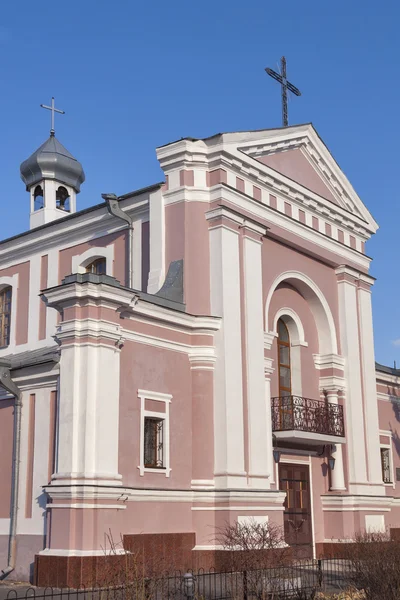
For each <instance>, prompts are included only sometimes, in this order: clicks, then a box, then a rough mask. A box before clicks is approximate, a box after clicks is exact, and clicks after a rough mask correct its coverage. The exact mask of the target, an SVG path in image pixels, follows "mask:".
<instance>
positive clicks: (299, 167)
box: [205, 124, 378, 233]
mask: <svg viewBox="0 0 400 600" xmlns="http://www.w3.org/2000/svg"><path fill="white" fill-rule="evenodd" d="M205 141H207V140H205ZM221 142H222V146H223V147H224V148H225V150H227V151H228V152H229V153H231V152H232V153H233V154H235V155H236V156H237V157H239V156H242V157H243V155H247V156H248V157H249V158H250V159H252V166H255V164H259V165H260V166H261V165H264V166H265V167H266V173H268V175H270V176H272V177H274V178H278V179H280V180H281V181H282V182H283V184H284V185H285V186H286V187H289V188H290V187H293V188H296V189H297V190H301V191H302V192H303V194H304V195H305V196H306V195H307V193H308V192H309V193H310V196H311V197H313V195H315V196H314V197H319V198H322V199H324V200H325V201H328V202H327V204H329V205H330V206H331V207H332V209H333V210H334V205H336V206H338V207H340V208H341V209H343V210H345V211H346V212H347V213H348V214H349V215H354V216H355V217H357V218H358V219H362V221H364V223H365V224H366V225H368V229H369V231H370V232H371V233H372V232H375V231H376V230H377V228H378V226H377V223H376V222H375V221H374V219H373V217H372V215H371V214H370V212H369V211H368V209H367V208H366V206H365V205H364V204H363V202H362V200H361V199H360V197H359V196H358V195H357V193H356V192H355V190H354V188H353V186H352V185H351V183H350V181H349V180H348V179H347V177H346V175H345V174H344V173H343V171H342V170H341V169H340V167H339V165H338V164H337V162H336V161H335V159H334V158H333V156H332V154H331V153H330V152H329V150H328V148H327V147H326V145H325V144H324V143H323V141H322V140H321V138H320V137H319V135H318V134H317V132H316V130H315V129H314V127H313V126H312V125H311V124H306V125H297V126H293V127H285V128H280V129H265V130H260V131H247V132H245V131H244V132H236V133H224V134H220V136H215V137H214V138H209V143H211V145H213V143H217V144H221ZM247 168H248V167H247Z"/></svg>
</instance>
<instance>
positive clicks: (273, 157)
mask: <svg viewBox="0 0 400 600" xmlns="http://www.w3.org/2000/svg"><path fill="white" fill-rule="evenodd" d="M254 158H257V160H258V161H260V162H262V163H263V164H264V165H267V166H268V167H271V169H274V170H275V171H278V172H279V173H282V175H285V176H286V177H289V179H292V180H293V181H297V183H300V185H303V186H304V187H306V188H307V189H309V190H311V191H312V192H314V193H315V194H318V195H319V196H322V197H323V198H325V199H326V200H330V201H331V202H334V203H335V204H339V203H338V201H337V199H336V198H335V196H334V195H333V194H332V192H331V191H330V189H329V188H328V187H327V186H326V184H325V183H324V181H323V180H322V179H321V177H320V176H319V175H318V173H317V171H316V170H315V169H314V167H313V166H312V165H311V163H310V162H309V161H308V160H307V158H306V157H305V156H304V154H303V152H302V151H301V150H300V149H299V148H295V149H293V150H287V151H281V152H275V153H274V154H267V155H265V156H257V157H254Z"/></svg>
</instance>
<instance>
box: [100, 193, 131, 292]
mask: <svg viewBox="0 0 400 600" xmlns="http://www.w3.org/2000/svg"><path fill="white" fill-rule="evenodd" d="M101 197H102V198H103V200H105V201H106V204H107V210H108V212H109V213H110V215H113V216H114V217H117V219H122V220H123V221H126V222H127V223H128V227H129V250H128V287H130V288H133V273H132V271H133V226H132V224H133V219H132V217H130V216H129V215H127V214H126V213H125V212H124V211H123V210H122V209H121V208H120V206H119V201H118V197H117V196H116V195H115V194H102V195H101Z"/></svg>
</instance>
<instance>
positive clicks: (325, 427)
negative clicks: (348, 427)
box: [271, 396, 344, 437]
mask: <svg viewBox="0 0 400 600" xmlns="http://www.w3.org/2000/svg"><path fill="white" fill-rule="evenodd" d="M271 409H272V430H273V431H305V432H309V433H319V434H325V435H335V436H340V437H344V420H343V406H341V405H340V404H331V403H329V402H325V401H324V400H311V399H310V398H302V397H301V396H279V397H276V398H272V399H271Z"/></svg>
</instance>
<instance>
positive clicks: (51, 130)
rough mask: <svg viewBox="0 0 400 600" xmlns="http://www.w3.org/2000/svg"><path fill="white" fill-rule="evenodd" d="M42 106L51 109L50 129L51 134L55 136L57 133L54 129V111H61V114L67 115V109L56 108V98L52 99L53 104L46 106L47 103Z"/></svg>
mask: <svg viewBox="0 0 400 600" xmlns="http://www.w3.org/2000/svg"><path fill="white" fill-rule="evenodd" d="M40 106H41V107H42V108H47V110H50V111H51V129H50V135H51V136H54V134H55V130H54V113H60V115H65V111H64V110H59V109H58V108H56V107H55V106H54V98H52V99H51V106H46V105H45V104H41V105H40Z"/></svg>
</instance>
